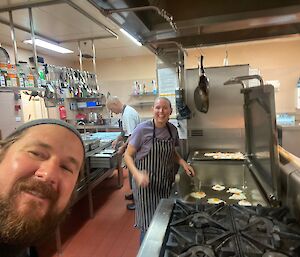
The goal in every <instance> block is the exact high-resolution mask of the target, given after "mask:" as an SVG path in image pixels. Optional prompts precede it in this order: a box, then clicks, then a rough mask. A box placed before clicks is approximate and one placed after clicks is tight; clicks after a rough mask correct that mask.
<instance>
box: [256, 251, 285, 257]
mask: <svg viewBox="0 0 300 257" xmlns="http://www.w3.org/2000/svg"><path fill="white" fill-rule="evenodd" d="M262 257H288V256H287V255H285V254H282V253H278V252H266V253H264V254H263V256H262Z"/></svg>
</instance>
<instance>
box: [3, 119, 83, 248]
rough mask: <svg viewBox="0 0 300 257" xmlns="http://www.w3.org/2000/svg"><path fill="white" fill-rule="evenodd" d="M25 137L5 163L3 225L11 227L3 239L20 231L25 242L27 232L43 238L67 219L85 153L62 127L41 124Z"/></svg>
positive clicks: (7, 154)
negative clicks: (65, 215) (46, 230)
mask: <svg viewBox="0 0 300 257" xmlns="http://www.w3.org/2000/svg"><path fill="white" fill-rule="evenodd" d="M23 133H24V134H23V135H22V136H21V137H20V139H18V140H17V141H16V142H14V143H13V144H12V145H11V146H10V147H9V148H8V149H7V150H6V152H5V153H4V155H3V153H2V158H1V161H0V209H1V210H0V225H1V228H3V227H5V228H6V229H2V231H0V240H4V241H8V240H10V239H9V238H10V237H11V236H12V235H11V234H12V233H13V230H17V231H20V235H19V239H18V240H19V241H20V242H21V241H22V240H23V241H24V243H25V241H26V240H30V239H29V238H27V239H21V238H23V237H26V234H27V233H28V234H31V235H32V238H35V237H36V238H39V234H40V233H41V232H38V231H43V230H44V229H45V228H49V227H55V226H56V225H57V222H59V220H60V219H61V215H62V214H63V213H64V212H65V210H66V207H67V205H68V203H69V201H70V198H71V195H72V193H73V191H74V187H75V184H76V181H77V179H78V176H79V171H80V168H81V165H82V163H83V156H84V153H83V147H82V144H81V142H80V140H79V138H78V137H77V136H76V135H75V134H74V133H72V132H71V131H69V130H68V129H66V128H64V127H62V126H57V125H50V124H47V125H38V126H34V127H31V128H29V129H27V130H26V131H24V132H23ZM0 151H1V150H0ZM2 151H4V150H2ZM29 228H30V229H29ZM6 230H7V231H6ZM22 230H26V231H23V232H22ZM32 230H36V231H32ZM9 231H11V232H9ZM34 232H36V233H34ZM44 232H45V231H43V233H44ZM5 234H6V235H5ZM8 234H9V235H8ZM22 234H23V235H22ZM34 235H35V236H34ZM15 237H18V236H15ZM15 239H16V238H15ZM14 241H15V240H14Z"/></svg>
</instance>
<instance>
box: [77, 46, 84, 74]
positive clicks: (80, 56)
mask: <svg viewBox="0 0 300 257" xmlns="http://www.w3.org/2000/svg"><path fill="white" fill-rule="evenodd" d="M78 51H79V65H80V71H82V70H83V68H82V52H81V48H80V41H78Z"/></svg>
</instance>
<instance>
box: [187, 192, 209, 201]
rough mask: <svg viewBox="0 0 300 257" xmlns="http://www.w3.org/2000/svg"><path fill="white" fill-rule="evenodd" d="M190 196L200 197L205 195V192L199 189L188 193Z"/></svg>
mask: <svg viewBox="0 0 300 257" xmlns="http://www.w3.org/2000/svg"><path fill="white" fill-rule="evenodd" d="M190 196H192V197H194V198H197V199H202V198H204V197H205V196H206V194H205V192H202V191H199V192H192V193H190Z"/></svg>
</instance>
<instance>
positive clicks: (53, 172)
mask: <svg viewBox="0 0 300 257" xmlns="http://www.w3.org/2000/svg"><path fill="white" fill-rule="evenodd" d="M59 168H60V166H59V162H58V160H56V159H48V160H45V161H43V162H42V163H41V164H40V167H39V168H38V170H37V171H36V172H35V176H36V177H37V178H38V179H40V180H42V181H44V182H47V183H50V184H51V185H52V186H54V187H55V188H56V186H57V181H58V179H59V176H58V173H59Z"/></svg>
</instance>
